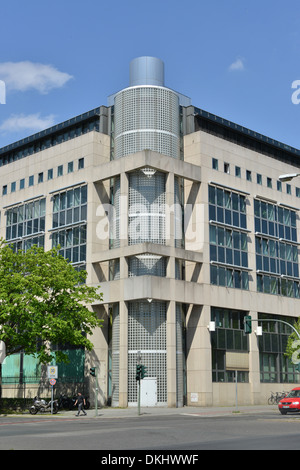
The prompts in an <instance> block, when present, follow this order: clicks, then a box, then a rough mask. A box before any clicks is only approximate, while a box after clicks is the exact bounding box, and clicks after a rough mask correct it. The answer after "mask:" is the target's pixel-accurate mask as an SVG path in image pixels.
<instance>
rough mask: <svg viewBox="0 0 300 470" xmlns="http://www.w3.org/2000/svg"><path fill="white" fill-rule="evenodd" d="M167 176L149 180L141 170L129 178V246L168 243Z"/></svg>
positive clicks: (158, 174)
mask: <svg viewBox="0 0 300 470" xmlns="http://www.w3.org/2000/svg"><path fill="white" fill-rule="evenodd" d="M165 191H166V176H165V174H164V173H161V172H158V171H157V172H155V173H154V174H153V175H152V176H147V174H145V173H144V172H143V171H140V170H137V171H134V172H132V173H130V175H129V212H128V219H129V228H128V243H129V245H135V244H137V243H143V242H152V243H158V244H161V245H164V244H165V243H166V218H165V201H166V192H165Z"/></svg>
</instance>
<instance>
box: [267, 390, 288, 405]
mask: <svg viewBox="0 0 300 470" xmlns="http://www.w3.org/2000/svg"><path fill="white" fill-rule="evenodd" d="M286 394H287V392H276V393H274V392H271V396H270V398H269V399H268V404H269V405H278V403H279V402H280V400H282V399H283V398H284V397H285V396H286Z"/></svg>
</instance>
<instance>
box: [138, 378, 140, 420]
mask: <svg viewBox="0 0 300 470" xmlns="http://www.w3.org/2000/svg"><path fill="white" fill-rule="evenodd" d="M140 414H141V381H140V380H139V381H138V415H139V416H140Z"/></svg>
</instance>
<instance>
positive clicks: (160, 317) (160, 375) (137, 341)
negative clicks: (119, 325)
mask: <svg viewBox="0 0 300 470" xmlns="http://www.w3.org/2000/svg"><path fill="white" fill-rule="evenodd" d="M138 351H140V352H141V361H142V364H144V365H145V366H146V367H147V368H148V377H156V378H157V402H158V404H160V405H164V404H166V403H167V342H166V303H165V302H157V301H153V302H152V303H149V302H147V301H142V302H129V303H128V402H129V403H131V404H134V403H137V383H136V379H135V371H136V361H137V352H138Z"/></svg>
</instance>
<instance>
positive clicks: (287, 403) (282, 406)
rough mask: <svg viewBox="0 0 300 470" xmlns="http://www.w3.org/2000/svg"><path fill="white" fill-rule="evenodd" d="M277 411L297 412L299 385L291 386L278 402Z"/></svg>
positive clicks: (298, 407)
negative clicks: (291, 388)
mask: <svg viewBox="0 0 300 470" xmlns="http://www.w3.org/2000/svg"><path fill="white" fill-rule="evenodd" d="M278 408H279V411H280V413H281V414H282V415H286V414H287V413H288V412H293V413H297V412H299V411H300V387H296V388H293V390H291V391H290V392H289V393H288V394H287V395H286V397H284V398H283V399H282V400H280V402H279V403H278Z"/></svg>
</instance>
